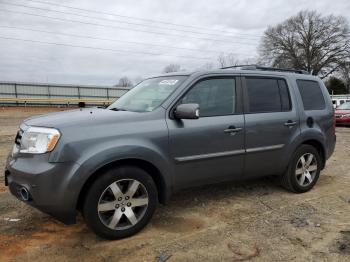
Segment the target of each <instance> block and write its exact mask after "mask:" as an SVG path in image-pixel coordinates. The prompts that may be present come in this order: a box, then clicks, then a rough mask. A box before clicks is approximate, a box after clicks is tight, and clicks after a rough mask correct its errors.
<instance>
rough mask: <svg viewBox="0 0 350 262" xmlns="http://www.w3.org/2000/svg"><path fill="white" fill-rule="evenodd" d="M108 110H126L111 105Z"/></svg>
mask: <svg viewBox="0 0 350 262" xmlns="http://www.w3.org/2000/svg"><path fill="white" fill-rule="evenodd" d="M109 110H113V111H128V110H127V109H125V108H118V107H112V108H109Z"/></svg>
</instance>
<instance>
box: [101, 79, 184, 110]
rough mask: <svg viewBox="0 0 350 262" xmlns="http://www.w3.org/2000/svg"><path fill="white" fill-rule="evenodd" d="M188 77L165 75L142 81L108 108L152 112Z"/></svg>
mask: <svg viewBox="0 0 350 262" xmlns="http://www.w3.org/2000/svg"><path fill="white" fill-rule="evenodd" d="M185 79H186V76H165V77H156V78H150V79H146V80H145V81H142V82H141V83H139V84H138V85H137V86H135V87H134V88H133V89H131V90H130V91H129V92H127V93H126V94H125V95H123V96H122V97H121V98H119V99H118V100H116V101H115V102H114V103H113V104H111V105H110V106H109V107H108V109H110V110H121V111H135V112H151V111H153V110H154V109H156V108H157V107H158V106H159V105H161V104H162V103H163V102H164V100H165V99H166V98H167V97H168V96H169V95H170V94H171V93H172V92H173V91H174V90H175V89H176V88H177V87H178V86H179V85H180V84H181V83H182V82H183V81H184V80H185Z"/></svg>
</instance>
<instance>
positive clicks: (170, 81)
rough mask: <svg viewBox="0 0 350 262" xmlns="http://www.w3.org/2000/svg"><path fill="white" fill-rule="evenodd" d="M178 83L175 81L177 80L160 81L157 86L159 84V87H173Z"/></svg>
mask: <svg viewBox="0 0 350 262" xmlns="http://www.w3.org/2000/svg"><path fill="white" fill-rule="evenodd" d="M178 81H179V80H177V79H170V80H163V81H160V82H159V84H160V85H168V86H173V85H175V84H176V83H177V82H178Z"/></svg>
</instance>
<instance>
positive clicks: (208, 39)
mask: <svg viewBox="0 0 350 262" xmlns="http://www.w3.org/2000/svg"><path fill="white" fill-rule="evenodd" d="M0 4H1V3H0ZM0 11H5V12H11V13H17V14H22V15H29V16H36V17H43V18H49V19H53V20H59V21H65V22H73V23H80V24H86V25H93V26H100V27H110V28H116V29H121V30H127V31H137V32H142V33H148V34H158V35H168V36H173V37H177V36H181V37H183V35H179V34H168V33H165V32H155V31H147V30H141V29H135V28H133V29H131V28H126V27H121V26H115V25H103V24H97V23H92V22H84V21H80V20H74V19H66V18H59V17H52V16H46V15H39V14H32V13H26V12H20V11H14V10H8V9H0ZM186 37H188V38H194V39H199V40H205V41H212V42H226V43H230V44H241V45H243V44H244V45H254V46H255V45H256V44H253V43H242V42H234V41H230V40H224V39H221V40H219V39H212V38H202V37H195V36H186Z"/></svg>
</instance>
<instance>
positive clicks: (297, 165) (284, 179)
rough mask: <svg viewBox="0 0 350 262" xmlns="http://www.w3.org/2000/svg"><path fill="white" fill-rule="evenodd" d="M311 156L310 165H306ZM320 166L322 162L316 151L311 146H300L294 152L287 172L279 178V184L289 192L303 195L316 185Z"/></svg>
mask: <svg viewBox="0 0 350 262" xmlns="http://www.w3.org/2000/svg"><path fill="white" fill-rule="evenodd" d="M311 155H312V156H313V157H312V160H311V163H308V162H309V161H310V159H309V157H310V156H311ZM302 157H303V158H304V163H303V160H302ZM321 166H322V161H321V157H320V154H319V152H318V151H317V149H316V148H315V147H313V146H311V145H306V144H304V145H301V146H300V147H299V148H298V149H297V150H296V151H295V152H294V154H293V157H292V159H291V161H290V164H289V166H288V169H287V171H286V172H285V173H284V174H283V175H282V176H281V184H282V186H283V187H284V188H286V189H287V190H289V191H291V192H294V193H305V192H307V191H309V190H311V189H312V188H313V186H314V185H315V184H316V183H317V180H318V178H319V176H320V171H321ZM303 177H304V179H303ZM310 178H311V182H310Z"/></svg>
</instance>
